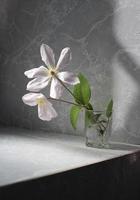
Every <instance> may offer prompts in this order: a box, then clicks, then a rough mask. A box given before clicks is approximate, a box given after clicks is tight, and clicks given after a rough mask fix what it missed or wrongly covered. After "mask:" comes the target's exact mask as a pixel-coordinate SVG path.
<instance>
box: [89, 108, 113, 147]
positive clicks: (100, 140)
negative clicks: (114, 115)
mask: <svg viewBox="0 0 140 200" xmlns="http://www.w3.org/2000/svg"><path fill="white" fill-rule="evenodd" d="M92 112H93V111H92ZM102 126H104V127H105V128H104V131H102V132H101V131H100V130H99V124H97V123H93V122H92V120H90V121H88V123H87V122H86V123H85V135H86V146H88V147H93V148H109V147H110V145H109V139H110V136H111V127H112V120H108V121H107V122H106V124H105V125H104V124H102Z"/></svg>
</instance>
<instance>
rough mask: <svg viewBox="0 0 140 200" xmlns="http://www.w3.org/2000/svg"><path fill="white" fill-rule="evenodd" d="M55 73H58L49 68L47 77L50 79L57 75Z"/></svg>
mask: <svg viewBox="0 0 140 200" xmlns="http://www.w3.org/2000/svg"><path fill="white" fill-rule="evenodd" d="M57 73H58V71H57V70H56V69H52V68H50V69H49V70H48V75H49V76H50V77H52V76H55V75H57Z"/></svg>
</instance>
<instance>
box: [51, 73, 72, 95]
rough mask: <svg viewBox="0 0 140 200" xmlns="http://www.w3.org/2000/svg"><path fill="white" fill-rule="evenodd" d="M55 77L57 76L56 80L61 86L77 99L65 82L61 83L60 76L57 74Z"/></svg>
mask: <svg viewBox="0 0 140 200" xmlns="http://www.w3.org/2000/svg"><path fill="white" fill-rule="evenodd" d="M54 76H55V78H56V79H57V80H58V81H59V82H60V83H61V85H63V87H64V88H65V89H66V90H67V91H68V92H69V93H70V94H71V95H72V96H73V97H74V99H75V96H74V94H73V93H72V91H71V90H70V89H69V88H67V86H66V85H65V84H64V83H63V81H61V80H60V79H59V78H58V76H57V75H56V74H54Z"/></svg>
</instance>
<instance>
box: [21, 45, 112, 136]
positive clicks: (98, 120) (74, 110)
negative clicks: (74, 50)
mask: <svg viewBox="0 0 140 200" xmlns="http://www.w3.org/2000/svg"><path fill="white" fill-rule="evenodd" d="M40 54H41V58H42V61H43V62H44V66H40V67H38V68H33V69H30V70H28V71H25V73H24V74H25V76H27V77H28V78H30V79H32V80H31V81H29V83H28V84H27V88H26V89H27V90H28V91H29V93H28V94H25V95H24V96H23V97H22V100H23V102H24V103H25V104H27V105H29V106H38V117H39V118H40V119H41V120H44V121H50V120H52V119H53V118H55V117H57V112H56V110H55V109H54V107H53V104H52V102H53V101H61V102H63V103H68V104H70V105H72V107H71V109H70V121H71V124H72V127H73V128H74V129H76V125H77V121H78V116H79V113H80V112H81V111H83V110H84V111H85V125H86V127H94V128H95V129H96V131H97V132H98V134H99V135H100V136H104V135H105V133H106V130H107V128H108V125H109V122H110V121H111V118H112V108H113V100H112V99H111V100H110V101H109V103H108V105H107V107H106V109H105V110H104V111H97V110H95V108H94V106H93V105H92V104H91V102H90V100H91V89H90V84H89V82H88V80H87V79H86V77H85V76H84V75H83V74H82V73H79V74H78V75H75V74H74V73H72V72H68V71H60V70H61V69H63V68H65V67H66V66H67V65H68V63H69V62H70V60H71V59H72V54H71V50H70V48H69V47H66V48H64V49H63V50H62V51H61V54H60V57H59V59H58V62H57V64H55V56H54V53H53V50H52V49H51V47H49V46H48V45H46V44H42V45H41V47H40ZM48 85H50V96H49V97H46V96H45V95H44V94H42V93H40V91H41V90H42V89H44V88H46V87H47V86H48ZM67 85H71V86H73V90H71V89H69V88H68V86H67ZM63 88H65V89H66V90H67V92H68V93H69V94H70V95H71V96H72V97H73V102H69V101H66V100H64V99H62V98H61V97H62V91H63Z"/></svg>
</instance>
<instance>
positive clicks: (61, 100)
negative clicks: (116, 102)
mask: <svg viewBox="0 0 140 200" xmlns="http://www.w3.org/2000/svg"><path fill="white" fill-rule="evenodd" d="M47 99H50V100H53V101H58V102H64V103H68V104H72V105H75V106H79V107H80V106H81V107H83V108H85V107H84V105H80V104H77V103H73V102H70V101H66V100H64V99H55V98H52V97H48V98H47ZM93 112H95V113H96V112H102V111H93Z"/></svg>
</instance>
